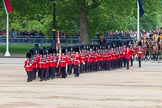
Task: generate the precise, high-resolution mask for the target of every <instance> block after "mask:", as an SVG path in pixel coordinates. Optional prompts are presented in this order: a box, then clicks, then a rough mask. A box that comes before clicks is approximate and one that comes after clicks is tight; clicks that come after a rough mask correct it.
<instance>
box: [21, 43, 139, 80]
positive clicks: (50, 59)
mask: <svg viewBox="0 0 162 108" xmlns="http://www.w3.org/2000/svg"><path fill="white" fill-rule="evenodd" d="M140 46H141V44H140V43H139V47H138V48H133V46H132V43H129V45H128V44H124V43H123V44H121V43H117V44H114V43H112V44H109V45H104V46H100V45H88V46H87V45H85V46H76V47H67V48H65V47H63V48H61V49H60V50H59V51H57V50H56V49H55V48H42V49H40V48H38V49H34V48H33V49H31V50H30V51H29V52H28V53H27V54H26V60H25V63H24V68H25V70H26V73H27V82H31V81H33V80H35V79H36V78H39V80H40V81H47V80H49V79H54V78H66V77H67V76H68V75H72V74H73V75H74V76H75V77H79V75H80V73H87V72H99V71H110V70H115V69H120V68H125V67H126V69H129V65H131V66H133V58H134V55H135V52H136V54H137V56H138V59H139V60H138V61H139V67H141V57H142V51H141V47H140ZM129 62H131V64H129Z"/></svg>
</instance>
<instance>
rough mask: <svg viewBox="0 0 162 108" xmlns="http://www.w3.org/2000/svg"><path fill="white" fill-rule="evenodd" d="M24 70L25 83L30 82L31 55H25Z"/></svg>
mask: <svg viewBox="0 0 162 108" xmlns="http://www.w3.org/2000/svg"><path fill="white" fill-rule="evenodd" d="M24 68H25V71H26V73H27V82H31V81H32V80H33V79H32V63H31V53H27V54H26V60H25V62H24Z"/></svg>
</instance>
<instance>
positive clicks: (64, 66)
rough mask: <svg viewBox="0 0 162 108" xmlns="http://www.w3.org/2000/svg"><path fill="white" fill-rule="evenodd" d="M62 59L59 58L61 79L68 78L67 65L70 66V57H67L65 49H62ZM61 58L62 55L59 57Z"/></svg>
mask: <svg viewBox="0 0 162 108" xmlns="http://www.w3.org/2000/svg"><path fill="white" fill-rule="evenodd" d="M61 53H62V54H61V57H59V68H60V70H59V71H60V72H59V73H60V76H61V78H66V77H67V73H66V70H67V65H68V57H67V56H66V55H65V53H66V51H65V48H63V49H62V51H61ZM59 56H60V55H59Z"/></svg>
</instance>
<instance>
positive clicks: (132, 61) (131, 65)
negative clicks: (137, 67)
mask: <svg viewBox="0 0 162 108" xmlns="http://www.w3.org/2000/svg"><path fill="white" fill-rule="evenodd" d="M130 60H131V66H133V57H131V59H130Z"/></svg>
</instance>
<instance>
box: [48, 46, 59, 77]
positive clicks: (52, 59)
mask: <svg viewBox="0 0 162 108" xmlns="http://www.w3.org/2000/svg"><path fill="white" fill-rule="evenodd" d="M48 52H49V55H48V62H49V77H50V78H51V79H53V78H55V75H56V65H57V56H56V49H52V48H50V49H49V51H48Z"/></svg>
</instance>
